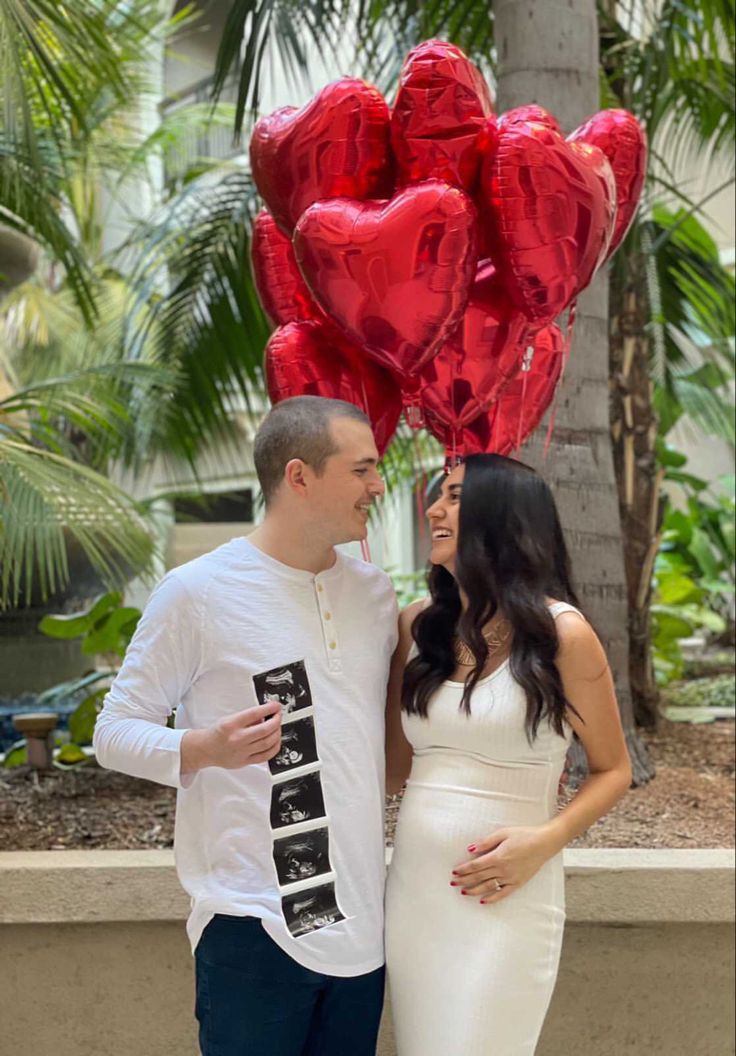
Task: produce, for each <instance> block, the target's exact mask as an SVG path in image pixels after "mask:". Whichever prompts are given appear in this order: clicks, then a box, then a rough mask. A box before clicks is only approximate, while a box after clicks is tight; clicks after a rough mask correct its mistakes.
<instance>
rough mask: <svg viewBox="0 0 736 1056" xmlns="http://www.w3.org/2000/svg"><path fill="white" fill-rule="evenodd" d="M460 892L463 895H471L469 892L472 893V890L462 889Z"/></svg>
mask: <svg viewBox="0 0 736 1056" xmlns="http://www.w3.org/2000/svg"><path fill="white" fill-rule="evenodd" d="M460 894H461V895H469V894H470V892H469V891H461V892H460Z"/></svg>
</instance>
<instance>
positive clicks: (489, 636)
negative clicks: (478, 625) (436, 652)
mask: <svg viewBox="0 0 736 1056" xmlns="http://www.w3.org/2000/svg"><path fill="white" fill-rule="evenodd" d="M511 630H512V628H511V624H510V623H509V621H508V620H504V619H501V620H499V621H498V623H497V624H496V626H495V627H492V628H491V629H490V630H489V631H485V632H484V634H483V637H484V638H485V640H486V645H487V646H488V655H489V656H492V655H493V653H495V652H497V651H498V650H499V649H500V648H501V647H502V646H504V645H505V644H506V642H507V641H508V640H509V638H510V637H511ZM455 661H456V663H457V664H458V666H459V667H475V657H474V656H473V653H472V651H471V649H470V647H469V646H468V645H467V644H466V643H465V642H464V641H463V640H462V638H460V637H459V636H458V635H455Z"/></svg>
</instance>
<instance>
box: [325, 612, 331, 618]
mask: <svg viewBox="0 0 736 1056" xmlns="http://www.w3.org/2000/svg"><path fill="white" fill-rule="evenodd" d="M325 619H326V620H331V619H332V613H331V612H326V613H325Z"/></svg>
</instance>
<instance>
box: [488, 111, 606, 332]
mask: <svg viewBox="0 0 736 1056" xmlns="http://www.w3.org/2000/svg"><path fill="white" fill-rule="evenodd" d="M532 117H533V119H529V108H527V107H524V108H523V110H522V113H521V115H519V114H516V113H515V112H514V111H511V112H510V113H509V114H506V115H504V117H503V118H501V120H500V121H499V122H498V127H497V137H496V146H495V150H493V151H489V152H488V153H487V154H486V156H485V158H484V161H483V166H482V169H481V189H480V196H481V202H482V210H483V216H484V225H485V226H486V233H487V236H488V245H489V247H490V256H491V257H492V258H493V261H494V263H495V265H496V268H497V270H498V274H499V277H500V279H501V280H502V281H503V283H504V286H505V288H506V290H507V292H508V294H509V296H510V297H511V299H512V301H513V303H514V304H515V305H516V306H517V308H518V309H519V310H520V311H522V312H523V313H524V315H525V316H526V317H527V319H528V320H529V321H530V322H532V323H534V324H535V325H536V326H542V325H544V324H545V323H549V322H551V321H552V320H553V319H554V318H555V317H556V316H557V315H559V313H560V312H561V311H562V310H563V309H564V308H566V307H567V306H568V305H569V304H570V303H571V302H572V301H573V300H574V299H575V297H576V296H577V295H578V294H579V293H580V291H581V290H583V289H585V287H586V286H587V285H588V283H589V282H590V280H591V279H592V277H593V275H594V273H595V271H596V269H597V268H598V267H599V265H600V264H601V263H602V261H603V259H604V258H605V255H606V252H607V250H608V246H609V243H610V241H611V235H612V233H613V225H614V222H615V216H616V187H615V184H614V179H613V173H612V172H611V167H610V165H609V164H608V161H607V160H606V158H605V156H604V155H603V153H602V151H600V150H599V149H598V148H597V147H594V146H591V145H590V144H587V143H570V142H568V141H567V140H565V139H563V137H562V135H561V133H560V132H559V131H557V129H556V128H555V125H556V122H555V120H554V118H553V117H551V115H546V119H544V120H543V119H542V115H541V114H539V113H536V115H535V114H532Z"/></svg>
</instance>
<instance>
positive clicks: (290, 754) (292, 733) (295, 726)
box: [268, 716, 319, 777]
mask: <svg viewBox="0 0 736 1056" xmlns="http://www.w3.org/2000/svg"><path fill="white" fill-rule="evenodd" d="M318 761H319V756H318V754H317V737H316V734H315V729H314V719H313V718H312V717H311V716H310V717H309V718H306V719H298V720H296V721H294V722H290V723H289V724H288V725H287V726H282V727H281V747H280V748H279V750H278V753H277V754H276V755H275V756H274V757H273V759H269V761H268V768H269V770H270V771H271V773H272V774H273V775H274V776H275V777H276V776H278V775H279V774H285V773H288V771H289V770H296V769H297V768H298V767H300V766H311V765H312V763H316V762H318Z"/></svg>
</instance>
